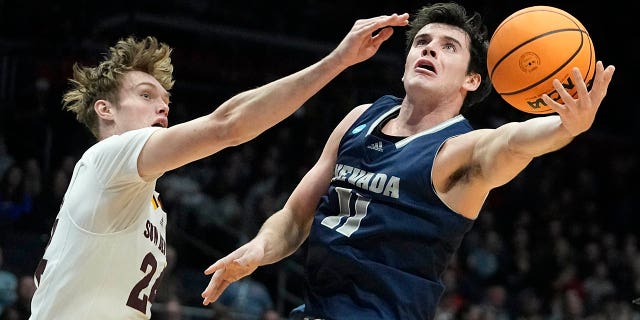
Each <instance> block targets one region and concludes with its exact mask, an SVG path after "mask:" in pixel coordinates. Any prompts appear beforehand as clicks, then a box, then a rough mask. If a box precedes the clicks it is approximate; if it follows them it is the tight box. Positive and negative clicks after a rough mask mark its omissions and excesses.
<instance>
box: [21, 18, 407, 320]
mask: <svg viewBox="0 0 640 320" xmlns="http://www.w3.org/2000/svg"><path fill="white" fill-rule="evenodd" d="M407 19H408V15H407V14H404V15H396V14H394V15H391V16H380V17H376V18H371V19H367V20H358V21H357V22H356V23H355V24H354V26H353V28H352V30H351V31H350V32H349V33H348V34H347V36H346V37H345V38H344V39H343V40H342V42H341V43H340V44H339V45H338V47H337V48H336V49H335V50H334V51H333V52H331V53H330V54H329V55H328V56H326V57H325V58H323V59H322V60H320V61H319V62H317V63H315V64H313V65H312V66H310V67H308V68H306V69H303V70H301V71H299V72H297V73H294V74H292V75H290V76H287V77H284V78H282V79H280V80H277V81H275V82H272V83H269V84H267V85H264V86H262V87H259V88H256V89H253V90H249V91H246V92H243V93H240V94H238V95H236V96H234V97H232V98H231V99H230V100H228V101H226V102H225V103H223V104H222V105H221V106H219V107H217V108H216V109H215V111H213V112H212V113H211V114H209V115H206V116H203V117H200V118H197V119H194V120H192V121H188V122H185V123H182V124H179V125H176V126H172V127H169V122H168V118H167V116H168V114H169V92H168V91H169V90H170V89H171V87H172V86H173V83H174V80H173V76H172V73H173V66H172V64H171V60H170V53H171V50H172V49H171V48H170V47H168V46H167V45H166V44H163V43H160V42H158V41H157V40H156V39H155V38H153V37H147V38H144V39H142V40H136V39H135V38H132V37H130V38H127V39H123V40H121V41H119V42H118V43H117V44H116V45H115V46H114V47H112V48H110V52H109V55H108V56H106V57H105V60H104V61H102V62H100V63H99V64H98V65H97V66H95V67H80V66H78V65H75V66H74V75H73V79H72V80H71V83H72V85H73V86H72V88H71V89H70V90H69V91H68V92H66V93H65V95H64V98H63V101H64V106H65V108H66V109H67V110H70V111H73V112H74V113H75V114H76V116H77V119H78V120H79V121H80V122H81V123H83V124H85V125H86V126H87V127H88V128H89V129H90V130H91V132H92V133H93V135H94V136H95V137H96V138H97V140H98V142H97V143H96V144H95V145H93V146H92V147H90V148H89V149H88V150H87V151H86V152H85V153H84V155H83V156H82V157H81V159H80V160H79V161H78V163H77V164H76V166H75V169H74V172H73V176H72V178H71V181H70V184H69V187H68V190H67V192H66V194H65V196H64V200H63V203H62V205H61V207H60V211H59V213H58V216H57V217H56V219H55V223H54V225H53V226H52V231H51V238H50V240H49V243H48V244H47V247H46V250H45V253H44V257H43V259H42V261H41V262H40V264H39V266H38V269H37V271H36V274H35V278H36V283H37V285H38V289H37V290H36V293H35V295H34V297H33V301H32V305H31V308H32V315H31V319H34V320H35V319H47V320H50V319H65V320H68V319H149V318H150V317H151V312H150V310H151V302H152V301H153V298H154V295H155V292H156V289H157V287H158V285H159V283H160V280H161V279H162V273H163V270H164V268H165V266H166V264H167V262H166V258H165V251H166V248H167V242H166V241H167V239H166V233H165V227H166V224H167V214H166V213H165V212H164V211H163V210H162V205H161V204H160V202H159V201H158V193H157V192H155V185H156V180H157V179H158V178H159V177H160V176H162V174H163V173H165V172H167V171H169V170H172V169H175V168H178V167H180V166H183V165H186V164H188V163H190V162H192V161H195V160H198V159H201V158H204V157H207V156H210V155H212V154H214V153H216V152H218V151H220V150H222V149H224V148H227V147H230V146H235V145H238V144H240V143H243V142H246V141H249V140H251V139H252V138H254V137H256V136H257V135H259V134H260V133H262V132H263V131H265V130H267V129H268V128H270V127H272V126H273V125H275V124H276V123H278V122H279V121H281V120H283V119H284V118H286V117H287V116H289V115H291V114H292V113H293V112H294V111H295V110H296V109H298V108H299V107H300V106H301V105H302V104H303V103H304V102H305V101H307V100H308V99H309V98H310V97H311V96H312V95H314V94H315V93H316V92H318V91H319V90H320V89H321V88H322V87H323V86H325V85H326V84H327V83H328V82H329V81H330V80H332V79H333V78H334V77H335V76H337V75H338V74H339V73H340V72H342V71H343V70H344V69H346V68H347V67H349V66H351V65H353V64H356V63H358V62H361V61H364V60H366V59H368V58H370V57H371V56H373V55H374V54H375V53H376V51H377V50H378V48H379V46H380V45H381V44H382V42H384V41H386V40H387V39H389V37H390V36H391V34H392V32H393V30H392V27H394V26H404V25H406V24H407ZM377 31H379V32H377ZM374 33H375V34H374Z"/></svg>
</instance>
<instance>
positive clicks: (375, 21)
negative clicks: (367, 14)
mask: <svg viewBox="0 0 640 320" xmlns="http://www.w3.org/2000/svg"><path fill="white" fill-rule="evenodd" d="M408 18H409V14H407V13H404V14H402V15H398V14H395V13H394V14H392V15H390V16H378V17H375V18H369V19H361V20H358V21H357V22H356V24H355V25H354V29H355V30H356V31H358V32H362V33H364V34H372V33H373V32H374V31H376V30H378V29H380V28H384V27H394V26H406V25H407V24H408V23H409V20H408Z"/></svg>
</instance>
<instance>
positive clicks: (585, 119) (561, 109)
mask: <svg viewBox="0 0 640 320" xmlns="http://www.w3.org/2000/svg"><path fill="white" fill-rule="evenodd" d="M614 71H615V67H614V66H608V67H607V68H606V69H605V67H604V65H603V64H602V61H598V62H597V63H596V73H595V76H594V77H593V84H592V85H591V90H590V91H588V90H587V85H586V84H585V82H584V80H583V78H582V74H581V73H580V69H578V68H573V70H572V73H571V79H572V80H573V82H574V84H575V85H576V91H577V93H578V97H577V98H573V97H572V96H571V95H570V94H569V93H568V92H567V90H566V89H565V88H564V87H563V86H562V83H560V81H559V80H558V79H555V80H553V87H554V88H555V89H556V91H557V92H558V94H559V95H560V98H562V102H563V104H560V103H558V102H556V101H554V100H553V99H551V98H550V97H549V96H548V95H546V94H544V95H542V99H543V100H544V102H545V103H546V104H547V105H548V106H549V107H550V108H551V109H552V110H553V111H555V112H556V113H557V114H558V115H559V116H560V119H561V120H562V125H563V126H564V127H565V129H567V131H569V133H570V134H571V135H572V136H574V137H575V136H577V135H579V134H581V133H582V132H585V131H587V130H588V129H589V128H590V127H591V125H592V124H593V121H594V120H595V117H596V113H597V112H598V108H600V103H602V100H603V99H604V97H605V95H607V88H608V87H609V83H610V82H611V78H612V77H613V72H614Z"/></svg>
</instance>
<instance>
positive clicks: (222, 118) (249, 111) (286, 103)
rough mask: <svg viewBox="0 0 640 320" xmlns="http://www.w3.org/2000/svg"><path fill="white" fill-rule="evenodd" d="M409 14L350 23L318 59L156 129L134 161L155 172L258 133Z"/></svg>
mask: <svg viewBox="0 0 640 320" xmlns="http://www.w3.org/2000/svg"><path fill="white" fill-rule="evenodd" d="M408 18H409V15H408V14H402V15H397V14H393V15H389V16H379V17H376V18H371V19H362V20H358V21H356V22H355V24H354V25H353V27H352V29H351V31H349V32H348V33H347V35H346V36H345V38H344V39H343V40H342V41H341V42H340V44H339V45H338V46H337V47H336V48H335V49H334V50H333V51H332V52H331V53H330V54H328V55H327V56H326V57H325V58H323V59H321V60H320V61H318V62H317V63H315V64H313V65H311V66H309V67H307V68H305V69H303V70H301V71H298V72H296V73H294V74H292V75H289V76H287V77H284V78H281V79H279V80H276V81H274V82H271V83H269V84H266V85H263V86H261V87H258V88H255V89H253V90H249V91H245V92H243V93H240V94H238V95H236V96H234V97H232V98H231V99H229V100H228V101H226V102H224V103H223V104H222V105H221V106H219V107H218V108H217V109H216V110H215V111H214V112H212V113H211V114H209V115H207V116H203V117H200V118H197V119H194V120H192V121H189V122H185V123H182V124H178V125H176V126H173V127H171V128H168V129H166V130H159V131H158V132H156V133H155V134H154V135H153V136H152V137H151V138H150V139H149V141H148V142H147V144H146V145H145V147H144V150H143V152H142V154H141V159H140V160H141V161H139V170H140V174H141V175H142V176H147V175H154V174H159V173H162V172H166V171H168V170H172V169H175V168H177V167H180V166H182V165H185V164H187V163H189V162H192V161H195V160H198V159H201V158H204V157H206V156H209V155H211V154H213V153H215V152H217V151H219V150H221V149H223V148H226V147H229V146H234V145H238V144H240V143H243V142H246V141H248V140H251V139H253V138H254V137H256V136H258V135H259V134H261V133H262V132H264V131H265V130H267V129H269V128H270V127H272V126H274V125H275V124H277V123H278V122H280V121H282V120H283V119H285V118H286V117H288V116H289V115H291V114H292V113H293V112H295V111H296V110H297V109H298V108H299V107H300V106H302V105H303V104H304V103H305V102H306V101H307V100H308V99H309V98H311V97H312V96H313V95H314V94H315V93H317V92H318V91H319V90H320V89H321V88H323V87H324V86H325V85H326V84H327V83H329V81H331V80H332V79H333V78H335V77H336V76H337V75H338V74H340V72H342V71H343V70H345V69H346V68H347V67H349V66H351V65H354V64H356V63H359V62H362V61H364V60H366V59H369V58H370V57H372V56H373V55H374V54H375V53H376V52H377V50H378V48H379V47H380V45H381V44H382V43H383V42H384V41H386V40H387V39H389V37H391V34H392V33H393V29H392V27H395V26H405V25H407V23H408Z"/></svg>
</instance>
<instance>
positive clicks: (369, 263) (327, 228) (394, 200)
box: [304, 96, 473, 320]
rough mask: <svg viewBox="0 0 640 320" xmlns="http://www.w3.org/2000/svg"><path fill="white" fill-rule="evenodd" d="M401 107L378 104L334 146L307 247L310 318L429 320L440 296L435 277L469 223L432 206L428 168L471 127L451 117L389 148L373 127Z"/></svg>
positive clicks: (387, 101)
mask: <svg viewBox="0 0 640 320" xmlns="http://www.w3.org/2000/svg"><path fill="white" fill-rule="evenodd" d="M401 101H402V100H401V99H399V98H397V97H393V96H383V97H381V98H380V99H378V100H377V101H376V102H375V103H373V105H371V106H370V107H369V108H368V109H367V110H366V111H365V112H364V113H363V114H362V115H361V116H360V117H359V118H358V119H357V120H356V122H355V123H354V124H353V125H352V126H351V127H350V128H349V130H348V131H347V132H346V134H345V135H344V137H343V138H342V140H341V142H340V146H339V149H338V158H337V162H336V167H335V173H334V177H333V179H332V181H331V184H330V186H329V190H328V192H327V194H326V195H325V196H324V197H323V198H322V199H321V201H320V203H319V205H318V209H317V212H316V214H315V218H314V221H313V226H312V228H311V233H310V235H309V238H308V239H307V241H306V243H305V247H304V254H305V268H306V273H305V274H306V277H307V279H306V281H307V290H306V297H305V304H306V308H305V313H306V314H308V315H312V316H315V317H320V318H325V319H403V320H409V319H432V318H433V317H434V314H435V310H436V306H437V304H438V301H439V300H440V297H441V295H442V293H443V291H444V286H443V284H442V281H441V279H440V277H441V275H442V273H443V271H444V270H445V269H446V266H447V264H448V262H449V260H450V258H451V256H452V254H453V253H454V251H455V250H457V249H458V247H459V246H460V243H461V241H462V238H463V236H464V234H465V233H466V232H467V231H469V230H470V229H471V227H472V225H473V220H470V219H467V218H465V217H463V216H461V215H459V214H457V213H455V212H454V211H452V210H451V209H449V208H448V207H447V206H446V205H445V204H444V203H443V202H442V201H441V200H440V199H439V198H438V197H437V195H436V194H435V192H434V190H433V187H432V183H431V168H432V166H433V160H434V157H435V155H436V152H437V151H438V149H439V148H440V146H441V145H442V143H443V142H444V141H445V140H446V139H448V138H450V137H452V136H456V135H460V134H463V133H465V132H469V131H471V130H472V127H471V125H470V124H469V122H468V121H467V120H466V119H465V118H464V117H462V116H457V117H455V118H452V119H450V120H447V121H446V122H443V123H442V124H440V125H438V126H436V127H433V128H431V129H429V130H426V131H423V132H421V133H418V134H415V135H412V136H410V137H406V138H403V139H400V140H398V141H393V139H391V138H390V137H388V136H387V137H385V135H384V134H381V133H380V132H379V130H378V131H376V129H375V128H376V127H377V126H379V125H380V124H381V123H382V122H383V121H385V120H388V119H389V118H391V117H393V116H394V114H397V111H398V109H399V107H400V106H399V105H400V103H401ZM396 140H397V139H396Z"/></svg>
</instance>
